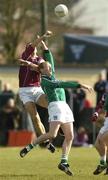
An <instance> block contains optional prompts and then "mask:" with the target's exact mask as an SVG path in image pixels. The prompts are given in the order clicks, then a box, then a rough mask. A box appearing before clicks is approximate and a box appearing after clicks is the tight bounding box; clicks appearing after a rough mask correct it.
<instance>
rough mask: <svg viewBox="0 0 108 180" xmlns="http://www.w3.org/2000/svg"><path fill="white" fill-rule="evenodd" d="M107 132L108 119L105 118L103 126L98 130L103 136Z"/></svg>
mask: <svg viewBox="0 0 108 180" xmlns="http://www.w3.org/2000/svg"><path fill="white" fill-rule="evenodd" d="M107 131H108V117H106V118H105V121H104V125H103V126H102V128H101V129H100V131H99V134H104V133H105V132H107Z"/></svg>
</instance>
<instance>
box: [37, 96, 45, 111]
mask: <svg viewBox="0 0 108 180" xmlns="http://www.w3.org/2000/svg"><path fill="white" fill-rule="evenodd" d="M36 104H38V105H39V106H41V107H44V108H48V101H47V98H46V95H45V94H42V95H41V96H40V97H39V98H38V100H37V102H36Z"/></svg>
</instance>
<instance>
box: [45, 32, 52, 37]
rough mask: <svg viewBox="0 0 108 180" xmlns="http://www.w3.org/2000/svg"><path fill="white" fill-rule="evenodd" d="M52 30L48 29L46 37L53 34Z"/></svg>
mask: <svg viewBox="0 0 108 180" xmlns="http://www.w3.org/2000/svg"><path fill="white" fill-rule="evenodd" d="M52 34H53V33H52V31H46V33H45V37H50V36H52Z"/></svg>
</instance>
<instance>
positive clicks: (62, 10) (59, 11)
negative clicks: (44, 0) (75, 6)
mask: <svg viewBox="0 0 108 180" xmlns="http://www.w3.org/2000/svg"><path fill="white" fill-rule="evenodd" d="M54 11H55V14H56V16H57V17H64V16H66V15H67V14H68V8H67V6H66V5H64V4H58V5H57V6H56V7H55V9H54Z"/></svg>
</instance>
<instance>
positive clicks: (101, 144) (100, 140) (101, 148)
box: [93, 133, 107, 175]
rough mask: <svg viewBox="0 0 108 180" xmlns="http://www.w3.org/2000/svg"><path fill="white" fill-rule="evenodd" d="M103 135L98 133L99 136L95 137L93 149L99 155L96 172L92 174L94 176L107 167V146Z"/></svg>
mask: <svg viewBox="0 0 108 180" xmlns="http://www.w3.org/2000/svg"><path fill="white" fill-rule="evenodd" d="M104 135H105V133H104V134H103V135H102V134H101V133H99V135H98V136H97V139H96V142H95V148H96V150H97V151H98V153H99V155H100V163H99V165H98V166H97V168H96V170H95V171H94V172H93V174H94V175H98V174H100V173H101V172H102V171H104V169H106V167H107V166H106V165H107V164H106V153H107V146H106V143H105V141H104Z"/></svg>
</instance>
